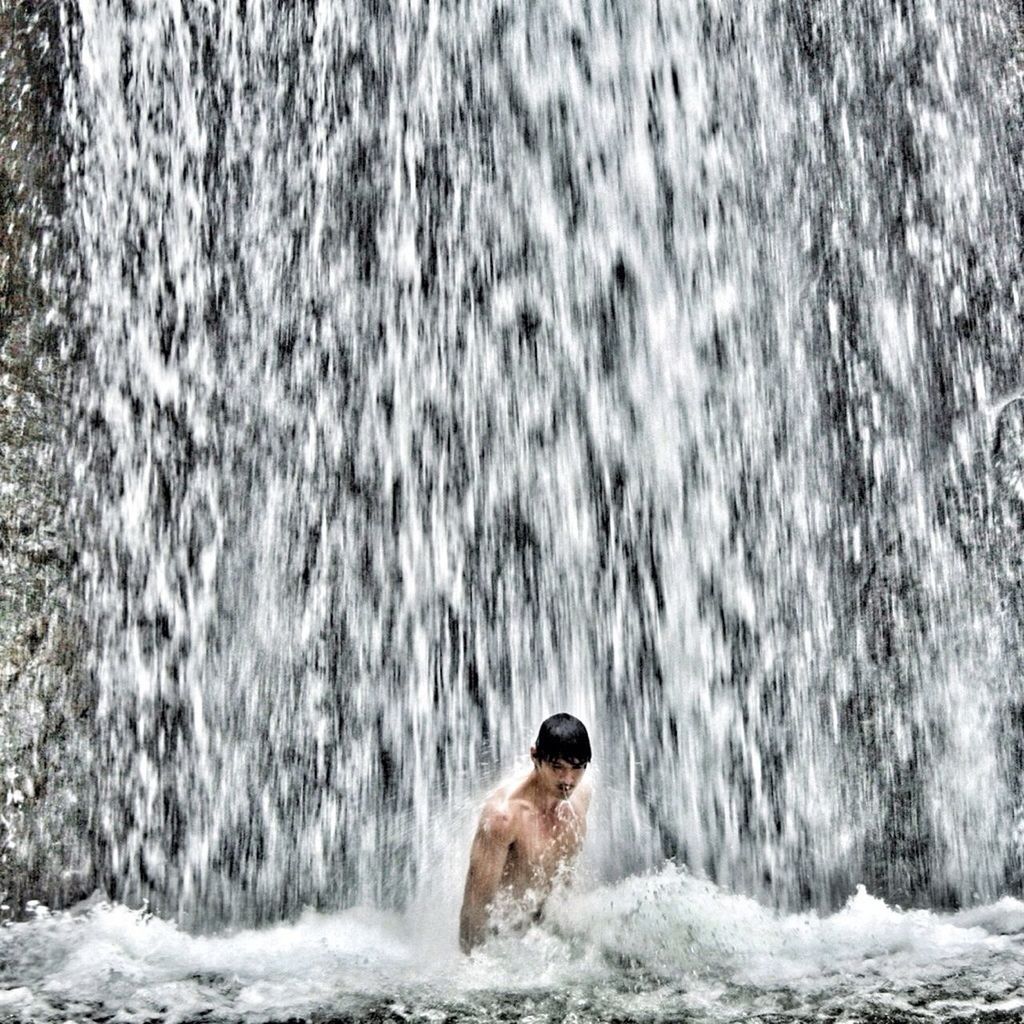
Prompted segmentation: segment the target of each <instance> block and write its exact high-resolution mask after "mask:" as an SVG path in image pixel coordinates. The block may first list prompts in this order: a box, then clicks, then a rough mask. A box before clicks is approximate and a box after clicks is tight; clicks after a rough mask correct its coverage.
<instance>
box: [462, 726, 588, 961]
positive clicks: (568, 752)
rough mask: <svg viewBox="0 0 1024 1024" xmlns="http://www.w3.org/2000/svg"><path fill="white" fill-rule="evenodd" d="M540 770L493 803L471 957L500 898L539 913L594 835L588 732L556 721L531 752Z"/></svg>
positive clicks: (470, 885) (474, 881) (476, 890)
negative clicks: (589, 820)
mask: <svg viewBox="0 0 1024 1024" xmlns="http://www.w3.org/2000/svg"><path fill="white" fill-rule="evenodd" d="M530 757H531V758H532V759H533V770H532V771H531V772H530V773H529V774H528V775H527V776H526V778H524V779H520V780H517V781H515V782H512V783H510V784H507V785H504V786H502V787H500V788H499V789H497V790H496V791H495V792H494V793H492V794H491V795H490V797H488V799H487V803H486V804H485V805H484V809H483V812H482V813H481V815H480V824H479V826H478V827H477V830H476V837H475V838H474V839H473V847H472V849H471V850H470V854H469V873H468V874H467V876H466V891H465V895H464V897H463V900H462V914H461V915H460V917H459V944H460V945H461V946H462V950H463V952H464V953H468V952H469V951H470V950H471V949H472V948H473V947H474V946H477V945H479V944H480V943H481V942H483V940H484V938H485V937H486V933H487V925H488V919H489V916H490V911H491V909H492V906H493V905H494V903H495V901H496V897H500V896H503V895H504V896H507V897H509V898H510V899H511V900H512V901H513V902H514V903H517V904H519V905H520V906H522V907H524V908H525V909H529V908H532V909H533V911H534V913H535V914H539V913H540V910H541V907H542V906H543V901H544V898H545V897H546V896H547V894H548V893H549V892H550V891H551V886H552V884H553V883H554V880H555V877H556V875H557V874H558V871H559V869H560V868H561V867H562V866H563V865H564V864H567V863H568V862H569V861H571V860H572V858H574V857H575V856H576V854H577V853H578V852H579V849H580V846H582V844H583V838H584V836H585V835H586V832H587V808H588V806H589V805H590V787H589V786H587V785H581V784H580V783H581V781H582V779H583V773H584V772H585V771H586V769H587V765H588V764H589V763H590V737H589V736H588V735H587V729H586V726H585V725H584V724H583V723H582V722H581V721H580V720H579V719H578V718H573V716H572V715H565V714H561V715H552V716H551V717H550V718H547V719H545V720H544V722H543V723H542V724H541V727H540V732H539V733H538V734H537V741H536V743H534V745H533V746H532V747H531V748H530Z"/></svg>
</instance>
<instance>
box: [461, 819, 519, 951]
mask: <svg viewBox="0 0 1024 1024" xmlns="http://www.w3.org/2000/svg"><path fill="white" fill-rule="evenodd" d="M514 839H515V834H514V829H513V823H512V815H511V814H509V813H508V812H507V811H504V810H498V809H496V808H491V807H488V808H485V809H484V812H483V814H482V815H481V816H480V824H479V826H478V827H477V830H476V836H475V837H474V839H473V846H472V848H471V849H470V851H469V872H468V873H467V874H466V891H465V894H464V896H463V898H462V913H461V914H460V915H459V945H460V946H461V947H462V951H463V953H468V952H469V951H470V950H471V949H472V948H473V947H474V946H478V945H479V944H480V943H481V942H482V941H483V937H484V928H485V927H486V925H487V911H488V909H489V908H490V905H491V901H492V900H493V899H494V896H495V894H496V893H497V891H498V886H499V885H500V884H501V874H502V872H503V871H504V870H505V861H506V860H507V859H508V851H509V847H510V846H511V845H512V842H513V840H514Z"/></svg>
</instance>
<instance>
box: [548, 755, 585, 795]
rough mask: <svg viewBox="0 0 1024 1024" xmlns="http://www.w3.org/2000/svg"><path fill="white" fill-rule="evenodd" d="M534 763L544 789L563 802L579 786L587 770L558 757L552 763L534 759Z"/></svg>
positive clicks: (580, 765)
mask: <svg viewBox="0 0 1024 1024" xmlns="http://www.w3.org/2000/svg"><path fill="white" fill-rule="evenodd" d="M535 762H536V765H537V771H538V772H539V773H540V777H541V779H542V780H543V783H544V786H545V788H546V789H547V790H548V791H549V792H551V793H557V794H558V796H560V797H561V798H562V799H563V800H568V799H569V797H570V796H572V793H573V790H574V789H575V788H576V787H577V786H578V785H579V784H580V780H581V779H582V778H583V773H584V772H585V771H586V770H587V766H586V765H585V764H577V763H576V762H574V761H567V760H565V759H564V758H560V757H556V758H555V759H554V760H552V761H542V760H541V759H540V758H535Z"/></svg>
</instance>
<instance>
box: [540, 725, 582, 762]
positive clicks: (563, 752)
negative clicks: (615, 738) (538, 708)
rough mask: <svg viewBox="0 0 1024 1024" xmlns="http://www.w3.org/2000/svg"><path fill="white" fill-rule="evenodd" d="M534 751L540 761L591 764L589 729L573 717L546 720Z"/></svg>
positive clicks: (541, 727)
mask: <svg viewBox="0 0 1024 1024" xmlns="http://www.w3.org/2000/svg"><path fill="white" fill-rule="evenodd" d="M534 750H535V752H536V757H537V759H538V760H540V761H568V762H570V763H571V764H577V765H581V764H589V763H590V737H589V736H588V735H587V727H586V726H585V725H584V724H583V723H582V722H581V721H580V720H579V719H578V718H574V717H573V716H572V715H566V714H559V715H552V716H551V717H550V718H545V719H544V721H543V722H541V724H540V732H538V733H537V741H536V743H534Z"/></svg>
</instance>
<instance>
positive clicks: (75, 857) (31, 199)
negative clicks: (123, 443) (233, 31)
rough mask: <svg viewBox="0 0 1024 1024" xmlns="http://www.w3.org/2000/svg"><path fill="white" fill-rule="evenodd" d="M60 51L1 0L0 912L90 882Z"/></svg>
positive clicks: (43, 20)
mask: <svg viewBox="0 0 1024 1024" xmlns="http://www.w3.org/2000/svg"><path fill="white" fill-rule="evenodd" d="M61 55H62V45H61V26H60V9H59V5H58V4H57V3H56V2H48V0H44V2H40V0H0V920H3V919H4V918H6V917H10V916H16V915H17V914H19V913H20V912H21V910H22V908H23V907H24V904H25V902H26V901H28V900H30V899H39V900H42V901H43V902H49V901H52V902H64V901H66V900H67V899H74V898H76V897H77V896H78V895H79V890H80V889H82V888H83V887H85V886H86V885H87V882H86V880H85V876H86V874H87V871H86V870H85V869H83V868H82V857H81V855H80V854H77V853H74V852H72V847H73V846H74V845H76V844H77V843H78V841H79V838H78V837H79V836H80V835H81V834H82V831H81V825H82V821H81V819H80V818H79V814H80V813H87V812H88V809H87V808H85V807H82V806H81V804H80V802H79V798H78V797H76V796H74V795H73V794H72V787H71V786H70V785H69V782H70V780H71V779H72V778H73V776H74V775H75V774H76V772H75V769H74V764H75V760H76V758H75V751H76V749H78V736H79V733H78V731H77V730H76V729H75V728H74V725H75V721H74V720H75V719H76V718H77V717H78V716H80V715H84V714H86V713H87V709H88V701H82V700H79V699H77V698H76V692H80V689H79V684H80V682H81V678H80V677H79V676H77V675H76V673H75V671H74V670H73V666H74V665H75V664H77V663H78V659H77V658H76V657H75V653H74V644H73V642H72V641H71V637H72V636H73V630H72V629H71V628H69V625H68V623H67V617H66V615H65V614H64V611H63V608H64V606H65V600H64V594H65V590H66V586H65V584H66V580H67V578H68V575H69V559H68V556H67V551H66V549H65V546H64V545H63V543H62V538H63V534H64V530H63V525H62V520H61V509H62V507H63V501H62V494H63V493H64V479H65V476H66V466H65V464H64V458H63V450H64V448H63V446H62V444H61V431H62V426H61V423H62V419H63V417H62V404H63V395H64V392H65V380H66V373H65V366H66V361H65V360H63V359H62V357H61V335H62V324H63V323H64V322H65V315H66V308H67V302H66V300H67V296H65V295H63V294H61V289H60V286H59V281H60V280H61V278H62V275H61V274H60V272H59V262H60V261H59V257H58V255H57V254H58V253H60V252H61V251H63V247H62V246H61V244H60V229H59V226H60V212H61V200H62V189H63V163H64V160H63V155H62V151H61V150H62V147H61V141H60V111H61V102H62V101H61V89H62V76H61V67H62V56H61ZM44 836H45V839H44V838H43V837H44ZM40 840H42V841H40Z"/></svg>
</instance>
